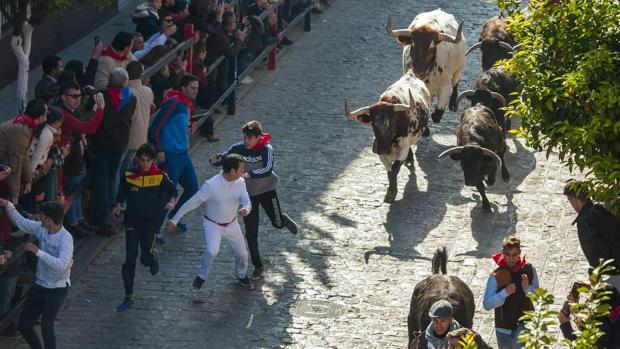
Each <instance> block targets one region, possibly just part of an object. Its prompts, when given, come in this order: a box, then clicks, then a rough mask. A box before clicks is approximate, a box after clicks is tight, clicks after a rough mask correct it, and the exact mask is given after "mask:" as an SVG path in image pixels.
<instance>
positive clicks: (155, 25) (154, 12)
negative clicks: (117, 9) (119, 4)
mask: <svg viewBox="0 0 620 349" xmlns="http://www.w3.org/2000/svg"><path fill="white" fill-rule="evenodd" d="M161 4H162V0H148V1H147V2H146V3H143V4H140V5H138V6H137V7H136V9H135V10H134V11H133V13H132V14H131V18H132V21H133V22H134V23H135V24H136V31H137V32H139V33H140V34H142V36H143V37H144V40H148V39H149V38H150V37H151V36H153V34H155V33H157V32H159V30H160V29H161V26H160V23H159V14H158V11H159V9H160V8H161Z"/></svg>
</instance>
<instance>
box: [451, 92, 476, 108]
mask: <svg viewBox="0 0 620 349" xmlns="http://www.w3.org/2000/svg"><path fill="white" fill-rule="evenodd" d="M474 94H476V91H474V90H467V91H463V92H461V93H459V96H458V97H456V105H459V102H460V101H461V99H463V97H467V98H471V97H473V96H474Z"/></svg>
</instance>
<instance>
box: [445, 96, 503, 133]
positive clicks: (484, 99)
mask: <svg viewBox="0 0 620 349" xmlns="http://www.w3.org/2000/svg"><path fill="white" fill-rule="evenodd" d="M463 98H467V99H469V100H470V101H471V106H472V107H473V106H475V105H476V104H478V103H480V104H482V105H484V106H485V107H487V108H489V109H491V111H492V112H493V114H494V116H495V120H496V121H497V123H498V124H499V125H500V126H501V127H502V128H503V129H504V130H505V129H506V120H505V114H506V113H505V112H504V110H503V109H502V108H504V107H505V106H506V99H505V98H504V96H502V95H501V94H499V93H497V92H493V91H489V90H488V89H484V90H482V89H477V90H466V91H463V92H461V93H460V94H459V96H458V97H457V99H456V104H457V105H458V104H459V102H460V101H461V100H462V99H463Z"/></svg>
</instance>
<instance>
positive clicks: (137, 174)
mask: <svg viewBox="0 0 620 349" xmlns="http://www.w3.org/2000/svg"><path fill="white" fill-rule="evenodd" d="M162 173H164V171H163V170H160V169H158V168H157V167H155V164H154V163H153V164H151V167H149V169H148V170H146V171H144V172H142V171H140V170H138V168H134V172H133V173H132V174H129V175H127V178H129V179H136V178H140V177H142V176H148V175H158V174H162Z"/></svg>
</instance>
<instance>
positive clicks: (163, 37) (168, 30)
mask: <svg viewBox="0 0 620 349" xmlns="http://www.w3.org/2000/svg"><path fill="white" fill-rule="evenodd" d="M176 32H177V26H176V25H174V24H173V23H172V20H171V19H169V18H166V19H165V20H163V23H162V29H161V32H158V33H155V35H153V36H151V38H150V39H148V40H147V41H146V42H144V38H143V37H142V36H137V37H136V36H135V34H134V45H135V42H136V40H137V43H138V45H139V47H136V49H135V50H133V49H132V50H133V53H132V55H133V57H134V58H135V59H137V60H142V59H143V58H145V57H146V56H147V54H149V53H151V52H154V51H156V50H154V48H156V47H161V46H163V45H164V44H166V42H167V41H168V38H170V37H171V36H172V35H174V34H175V33H176ZM136 34H139V33H136ZM159 58H160V57H157V59H159Z"/></svg>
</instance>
